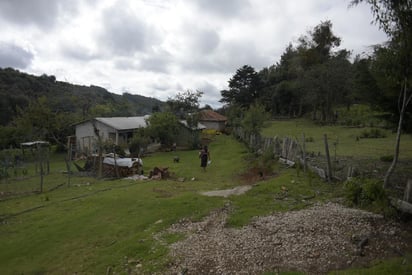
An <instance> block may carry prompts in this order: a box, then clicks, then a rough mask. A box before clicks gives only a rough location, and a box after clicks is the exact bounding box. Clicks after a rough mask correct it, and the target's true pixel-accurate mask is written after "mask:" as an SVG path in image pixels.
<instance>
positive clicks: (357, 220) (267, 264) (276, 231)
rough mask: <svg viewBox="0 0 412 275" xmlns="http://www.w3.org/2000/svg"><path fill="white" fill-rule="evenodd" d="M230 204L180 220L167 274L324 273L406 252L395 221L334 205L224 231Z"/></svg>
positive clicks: (321, 206) (255, 220)
mask: <svg viewBox="0 0 412 275" xmlns="http://www.w3.org/2000/svg"><path fill="white" fill-rule="evenodd" d="M229 212H230V206H227V207H225V208H224V209H220V210H217V211H214V212H213V213H211V214H210V215H209V216H208V217H206V218H205V219H204V220H202V221H200V222H191V221H189V220H182V221H181V222H179V223H178V224H175V225H173V226H172V227H171V228H169V229H168V230H167V233H171V232H180V233H184V234H185V235H186V236H187V238H186V239H184V240H182V241H179V242H177V243H174V244H172V245H171V255H170V256H171V257H172V258H173V259H174V261H173V263H172V264H171V265H170V268H169V270H168V271H167V272H168V273H169V274H261V273H262V272H265V271H272V272H274V271H285V270H288V271H302V272H305V273H308V274H324V273H326V272H328V271H331V270H337V269H343V268H349V267H354V266H362V265H365V264H368V263H370V262H371V261H373V260H376V259H382V258H385V257H389V256H394V255H395V256H399V255H401V254H402V253H404V251H406V250H407V249H409V247H408V242H407V241H405V236H406V234H407V231H406V230H405V229H403V228H402V226H401V225H400V224H398V223H396V222H393V221H388V220H385V219H384V218H383V217H382V216H380V215H376V214H372V213H369V212H365V211H361V210H356V209H351V208H346V207H344V206H342V205H340V204H337V203H326V204H317V205H315V206H313V207H311V208H308V209H304V210H299V211H290V212H285V213H277V214H273V215H271V216H266V217H258V218H256V219H254V220H253V221H252V222H251V223H250V224H249V225H247V226H244V227H242V228H227V227H226V226H225V225H226V218H227V216H228V213H229Z"/></svg>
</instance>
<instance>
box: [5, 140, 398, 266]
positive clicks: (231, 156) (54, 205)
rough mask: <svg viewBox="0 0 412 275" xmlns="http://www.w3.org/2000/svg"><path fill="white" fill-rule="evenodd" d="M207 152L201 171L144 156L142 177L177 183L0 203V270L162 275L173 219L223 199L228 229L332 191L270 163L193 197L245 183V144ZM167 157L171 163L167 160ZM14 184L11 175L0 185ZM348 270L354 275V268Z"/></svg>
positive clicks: (110, 183)
mask: <svg viewBox="0 0 412 275" xmlns="http://www.w3.org/2000/svg"><path fill="white" fill-rule="evenodd" d="M210 149H211V158H212V164H211V165H210V166H209V167H208V169H207V171H206V172H203V171H202V170H201V168H200V161H199V159H198V152H197V151H193V150H191V151H179V152H163V153H156V154H153V155H150V156H148V157H145V158H144V168H145V172H146V173H147V172H148V171H149V170H150V169H152V168H153V167H155V166H158V167H169V170H170V171H171V172H172V173H174V175H175V177H176V178H184V179H185V180H184V181H174V180H167V181H133V180H125V179H119V180H96V179H94V178H88V177H73V178H72V179H71V185H70V187H68V186H67V184H65V185H63V186H62V187H60V188H58V189H56V190H54V191H51V192H44V193H42V194H37V195H30V196H24V197H20V198H12V199H7V200H3V201H0V248H1V249H0V274H74V273H77V274H105V273H106V272H107V270H108V268H110V269H111V270H112V272H115V273H117V274H127V273H128V272H129V271H130V268H131V266H136V264H141V265H142V273H153V272H161V271H162V269H163V268H164V267H165V265H166V264H167V263H168V261H169V259H168V257H167V253H168V250H167V247H166V246H165V245H164V244H162V242H159V241H158V240H156V239H155V238H154V234H156V233H157V232H160V231H161V230H163V229H165V228H167V227H168V226H170V225H171V224H173V223H175V222H177V221H178V220H180V219H182V218H191V219H193V220H199V219H200V218H201V217H203V216H205V215H207V214H208V213H209V212H210V211H211V210H212V209H216V208H220V207H222V206H223V205H224V204H226V203H228V202H230V203H231V204H232V205H233V208H234V212H233V213H232V214H231V216H230V217H229V221H228V223H229V225H228V226H242V225H244V224H247V223H248V222H249V220H250V219H251V218H252V217H253V216H256V215H265V214H269V213H272V212H275V211H285V210H292V209H299V208H302V207H305V206H306V205H305V204H303V203H293V204H291V203H290V202H277V201H276V200H273V196H274V195H276V194H277V193H279V192H280V191H281V189H282V188H287V189H288V190H289V196H291V198H294V197H295V198H300V197H302V196H308V195H311V194H313V193H314V192H315V191H316V192H317V194H319V195H317V197H316V200H319V201H323V200H328V199H330V198H333V197H336V196H339V195H340V192H341V190H340V187H339V186H338V185H327V184H324V183H323V182H320V181H319V180H318V179H316V178H312V177H310V178H308V177H307V176H305V175H303V174H302V173H299V174H298V173H297V171H296V170H293V169H288V170H284V169H283V168H282V167H279V166H275V167H274V172H275V173H276V174H277V175H278V177H275V178H270V179H267V180H266V181H261V182H260V183H259V184H258V185H257V186H256V187H254V188H253V189H252V190H251V191H249V192H248V193H246V194H244V195H241V196H232V197H229V198H218V197H206V196H202V195H200V194H199V192H200V191H209V190H217V189H226V188H230V187H233V186H236V185H239V184H244V181H242V179H241V177H240V176H241V174H242V173H243V172H245V171H246V170H247V169H248V168H249V166H250V162H248V161H249V160H250V155H249V153H248V150H247V148H245V146H244V145H242V144H240V143H238V142H236V141H235V140H234V139H232V138H231V137H229V136H224V135H221V136H217V137H216V138H215V140H214V141H213V142H212V143H211V144H210ZM175 155H178V156H179V158H180V162H179V163H174V162H173V161H172V160H173V157H174V156H175ZM60 157H61V159H60V160H59V157H57V158H55V159H54V162H53V168H52V172H51V174H50V175H48V176H46V177H45V182H46V183H47V184H51V185H56V182H58V183H63V184H64V183H67V175H64V174H62V173H61V171H63V170H65V163H64V161H63V156H60ZM192 178H193V179H194V180H192ZM33 180H34V179H33ZM14 183H15V182H14V181H13V179H10V181H9V182H8V183H7V184H14ZM1 184H4V183H1ZM297 201H301V200H297ZM182 237H183V236H179V235H168V236H165V237H164V238H165V239H164V240H163V241H164V242H165V243H171V242H174V241H176V240H178V239H179V238H182ZM383 264H384V265H385V266H387V265H390V264H393V262H388V264H387V263H386V262H384V263H383ZM375 268H376V267H375ZM382 270H383V267H382ZM348 272H349V273H347V274H360V273H359V271H358V270H356V271H354V272H353V273H351V271H348ZM362 272H363V271H361V273H362ZM285 274H287V273H285ZM369 274H372V273H369ZM382 274H390V272H389V273H382Z"/></svg>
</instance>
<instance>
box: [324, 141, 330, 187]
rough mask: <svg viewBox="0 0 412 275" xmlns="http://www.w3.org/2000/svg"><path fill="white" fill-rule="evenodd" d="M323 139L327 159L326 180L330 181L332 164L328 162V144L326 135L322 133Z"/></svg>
mask: <svg viewBox="0 0 412 275" xmlns="http://www.w3.org/2000/svg"><path fill="white" fill-rule="evenodd" d="M323 140H324V142H325V154H326V161H327V173H326V174H327V175H326V178H327V181H328V182H330V181H331V180H332V165H331V162H330V155H329V145H328V136H327V135H326V134H324V135H323Z"/></svg>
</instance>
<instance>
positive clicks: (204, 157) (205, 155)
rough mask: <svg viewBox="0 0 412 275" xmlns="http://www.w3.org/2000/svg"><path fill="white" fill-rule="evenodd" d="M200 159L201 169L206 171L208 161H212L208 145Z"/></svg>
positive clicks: (201, 153)
mask: <svg viewBox="0 0 412 275" xmlns="http://www.w3.org/2000/svg"><path fill="white" fill-rule="evenodd" d="M199 158H200V167H202V168H203V171H206V166H207V163H208V161H210V152H209V150H208V148H207V146H206V145H205V146H204V147H203V149H202V150H201V151H200V152H199Z"/></svg>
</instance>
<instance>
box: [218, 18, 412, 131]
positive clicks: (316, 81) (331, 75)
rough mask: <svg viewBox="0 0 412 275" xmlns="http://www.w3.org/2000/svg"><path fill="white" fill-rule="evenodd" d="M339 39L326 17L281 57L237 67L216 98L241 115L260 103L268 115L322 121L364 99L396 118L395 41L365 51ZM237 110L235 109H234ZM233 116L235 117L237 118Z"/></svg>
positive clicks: (410, 123) (411, 126)
mask: <svg viewBox="0 0 412 275" xmlns="http://www.w3.org/2000/svg"><path fill="white" fill-rule="evenodd" d="M340 43H341V38H340V37H338V36H337V35H336V34H335V33H334V32H333V30H332V23H331V22H330V21H324V22H321V23H320V24H319V25H317V26H315V27H314V28H313V30H311V31H309V32H308V33H307V34H305V35H302V36H301V37H300V38H299V39H298V41H297V42H295V43H290V44H289V45H288V46H287V47H286V49H285V50H284V52H283V53H282V55H281V57H280V60H279V61H278V62H277V63H275V64H273V65H271V66H269V67H265V68H263V69H261V70H260V71H256V70H255V69H254V68H253V67H252V66H250V65H244V66H242V67H241V68H239V69H237V71H236V73H235V74H234V75H233V76H232V77H231V78H230V79H229V81H228V89H226V90H222V91H221V100H220V102H222V103H224V104H225V105H224V109H225V111H226V112H227V113H228V114H229V116H230V114H232V113H234V114H238V116H240V115H239V114H241V113H242V112H239V110H244V111H246V110H248V109H249V108H251V106H254V108H256V106H255V105H259V106H261V107H262V108H263V109H264V110H265V111H266V112H267V113H268V114H270V115H271V116H272V117H289V118H291V117H302V116H306V117H309V118H311V119H313V120H316V121H318V122H320V123H333V122H335V121H336V119H337V117H338V115H339V113H338V112H337V110H338V109H339V108H342V107H343V108H346V109H350V108H351V106H353V105H354V104H366V105H369V106H370V107H371V108H373V109H374V110H377V111H379V112H381V113H382V114H383V116H384V118H385V119H386V120H388V121H391V122H397V118H398V115H399V110H398V96H399V90H400V81H399V78H398V75H399V73H400V68H399V62H400V60H399V58H395V56H396V55H397V53H398V48H397V45H396V43H393V42H388V43H386V44H384V45H374V46H371V47H372V53H371V54H369V55H367V56H360V55H357V56H355V57H354V58H353V59H351V52H350V51H349V50H347V49H339V46H340ZM233 110H238V111H233ZM411 111H412V109H411V106H408V107H407V109H406V112H405V118H404V119H405V121H404V122H405V123H404V124H403V127H404V130H408V131H411V130H412V120H411V117H410V114H411ZM235 120H236V119H235Z"/></svg>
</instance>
